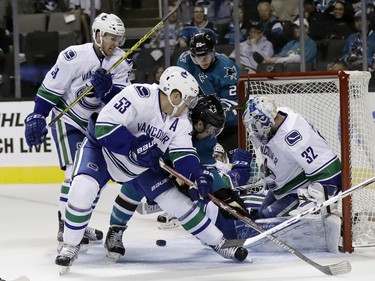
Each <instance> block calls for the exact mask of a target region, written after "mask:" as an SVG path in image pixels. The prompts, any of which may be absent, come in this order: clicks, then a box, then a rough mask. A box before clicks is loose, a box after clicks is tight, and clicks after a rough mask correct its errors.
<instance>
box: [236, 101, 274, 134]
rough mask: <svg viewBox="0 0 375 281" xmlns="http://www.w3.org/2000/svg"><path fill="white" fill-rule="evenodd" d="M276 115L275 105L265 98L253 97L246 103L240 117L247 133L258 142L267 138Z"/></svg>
mask: <svg viewBox="0 0 375 281" xmlns="http://www.w3.org/2000/svg"><path fill="white" fill-rule="evenodd" d="M276 115H277V107H276V104H275V103H274V102H273V101H272V100H270V99H269V98H267V97H254V98H250V99H249V100H248V101H247V102H246V108H245V111H244V113H243V115H242V120H243V123H244V125H245V127H246V129H247V130H248V131H249V133H253V134H255V136H257V137H258V138H259V139H260V140H262V139H265V138H267V137H268V135H269V133H270V131H271V128H272V126H274V125H275V118H276Z"/></svg>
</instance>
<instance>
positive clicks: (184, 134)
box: [95, 84, 199, 182]
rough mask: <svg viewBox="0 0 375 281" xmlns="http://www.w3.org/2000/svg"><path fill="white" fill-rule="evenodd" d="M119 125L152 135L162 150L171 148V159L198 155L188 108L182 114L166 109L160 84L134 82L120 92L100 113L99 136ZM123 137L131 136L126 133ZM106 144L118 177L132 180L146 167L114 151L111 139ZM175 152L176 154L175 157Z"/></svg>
mask: <svg viewBox="0 0 375 281" xmlns="http://www.w3.org/2000/svg"><path fill="white" fill-rule="evenodd" d="M119 126H124V127H126V128H127V129H128V131H129V132H130V133H131V134H132V135H133V136H135V137H139V136H141V135H145V134H147V135H149V136H150V137H153V138H154V140H155V142H156V144H157V145H158V147H159V148H160V149H161V150H162V151H163V152H165V151H167V150H168V149H169V155H170V156H171V158H172V160H176V158H183V157H195V158H198V156H197V154H196V149H195V148H194V147H193V144H192V139H191V131H192V125H191V123H190V121H189V119H188V115H187V110H185V111H184V112H183V113H182V114H181V116H179V117H172V116H170V115H167V114H165V113H163V112H162V110H161V106H160V100H159V88H158V85H157V84H153V85H148V84H133V85H131V86H128V87H126V88H125V89H124V90H122V91H121V92H120V93H119V94H117V95H116V96H115V97H114V98H113V99H112V100H111V101H110V102H109V103H108V104H107V105H106V106H105V107H104V108H103V109H102V111H101V112H100V113H99V116H98V118H97V121H96V126H95V134H96V137H97V139H98V140H99V141H100V140H101V139H103V138H105V137H106V136H108V135H110V134H112V133H113V134H116V133H118V131H117V132H116V129H118V128H119ZM123 141H124V142H126V141H129V140H127V139H126V136H124V138H123ZM105 146H106V147H103V148H102V151H103V155H104V157H105V161H106V163H107V167H108V172H109V173H110V175H111V176H112V178H113V179H114V180H115V181H118V182H126V181H129V180H131V179H133V178H135V177H136V176H137V175H139V174H141V173H142V172H144V171H145V170H146V168H144V167H141V166H138V165H135V164H134V163H133V162H131V161H130V160H129V158H128V155H122V154H118V153H114V152H112V151H111V149H110V147H111V144H110V143H108V142H106V144H105ZM173 154H174V155H176V157H175V158H174V159H173V156H172V155H173ZM177 155H178V156H177ZM197 161H199V160H197ZM198 163H199V162H198Z"/></svg>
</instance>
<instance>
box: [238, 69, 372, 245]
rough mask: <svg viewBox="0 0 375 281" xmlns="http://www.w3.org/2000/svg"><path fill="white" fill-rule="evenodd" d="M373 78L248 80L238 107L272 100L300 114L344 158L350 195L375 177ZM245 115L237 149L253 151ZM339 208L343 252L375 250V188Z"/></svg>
mask: <svg viewBox="0 0 375 281" xmlns="http://www.w3.org/2000/svg"><path fill="white" fill-rule="evenodd" d="M370 78H371V75H370V73H369V72H366V71H320V72H319V71H317V72H298V73H257V74H246V75H242V76H241V77H240V79H239V82H238V103H239V105H244V104H245V102H246V101H247V99H248V97H249V96H268V97H269V98H271V99H272V100H274V101H275V102H276V104H277V106H286V107H290V108H292V109H293V110H295V111H296V112H298V113H300V114H302V115H303V116H304V117H305V118H306V119H307V120H308V121H309V122H310V123H312V124H313V125H314V127H316V128H317V129H318V130H319V132H320V133H321V134H322V136H323V137H324V138H325V139H326V140H327V141H328V142H329V144H330V145H331V147H332V148H333V150H334V151H335V152H336V153H337V155H338V156H339V157H340V160H341V164H342V184H343V190H347V189H349V188H350V187H351V186H354V185H356V184H358V183H360V182H363V181H365V180H366V179H368V178H370V177H373V176H374V174H375V145H374V144H373V143H374V141H375V126H374V122H373V117H372V112H371V110H372V109H371V108H370V107H369V101H370V96H369V93H368V85H369V80H370ZM242 113H243V109H242V108H241V109H239V110H238V116H239V128H238V134H239V147H241V148H246V149H252V145H251V142H250V141H249V139H248V137H247V132H246V130H245V128H244V126H243V124H242ZM257 154H258V153H257V152H256V153H255V155H257ZM256 158H257V160H258V159H259V158H260V157H259V156H258V157H257V156H256ZM258 164H260V162H258ZM339 203H340V204H339V210H340V211H341V215H342V219H343V242H342V251H344V252H352V251H353V250H354V248H355V247H364V246H375V185H374V184H371V185H369V186H367V187H365V188H363V189H361V190H359V191H357V192H355V193H354V194H353V195H352V196H349V197H346V198H344V199H343V200H342V202H339Z"/></svg>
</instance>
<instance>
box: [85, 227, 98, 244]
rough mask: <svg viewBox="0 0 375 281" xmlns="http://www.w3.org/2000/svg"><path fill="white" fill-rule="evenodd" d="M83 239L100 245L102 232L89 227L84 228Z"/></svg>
mask: <svg viewBox="0 0 375 281" xmlns="http://www.w3.org/2000/svg"><path fill="white" fill-rule="evenodd" d="M83 237H84V238H85V237H86V238H87V239H89V242H90V243H95V244H101V243H102V242H103V232H102V231H100V230H98V229H95V228H92V227H89V226H88V227H86V229H85V233H84V235H83Z"/></svg>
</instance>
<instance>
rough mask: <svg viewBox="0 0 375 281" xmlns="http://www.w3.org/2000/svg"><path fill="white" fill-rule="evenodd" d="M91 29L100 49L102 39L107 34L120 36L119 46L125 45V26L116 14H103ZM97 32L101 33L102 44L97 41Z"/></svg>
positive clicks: (96, 19)
mask: <svg viewBox="0 0 375 281" xmlns="http://www.w3.org/2000/svg"><path fill="white" fill-rule="evenodd" d="M91 29H92V38H93V40H94V42H95V44H96V45H97V46H98V47H99V48H101V47H102V38H103V36H104V35H105V34H106V33H110V34H112V35H115V36H118V37H119V38H120V40H119V46H122V45H124V43H125V25H124V23H123V22H122V20H121V19H120V18H119V17H118V16H116V15H114V14H107V13H101V14H100V15H99V16H97V17H96V18H95V20H94V22H93V23H92V28H91ZM97 31H99V32H100V38H101V39H100V42H97V41H96V40H95V38H96V36H95V35H96V32H97Z"/></svg>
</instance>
